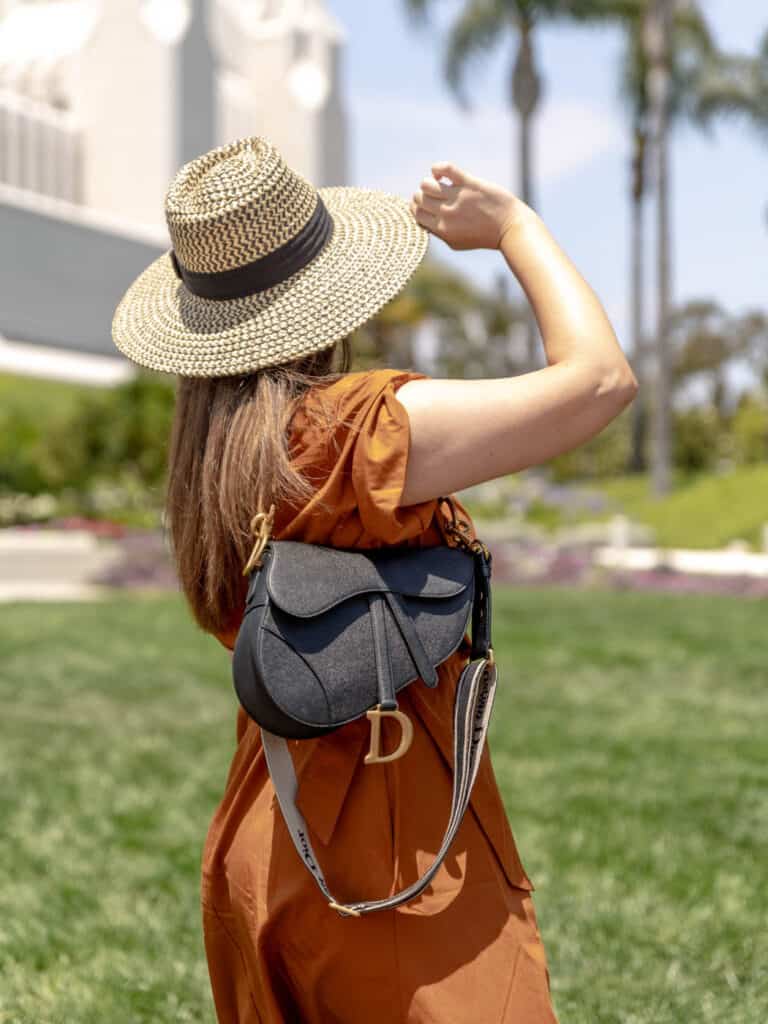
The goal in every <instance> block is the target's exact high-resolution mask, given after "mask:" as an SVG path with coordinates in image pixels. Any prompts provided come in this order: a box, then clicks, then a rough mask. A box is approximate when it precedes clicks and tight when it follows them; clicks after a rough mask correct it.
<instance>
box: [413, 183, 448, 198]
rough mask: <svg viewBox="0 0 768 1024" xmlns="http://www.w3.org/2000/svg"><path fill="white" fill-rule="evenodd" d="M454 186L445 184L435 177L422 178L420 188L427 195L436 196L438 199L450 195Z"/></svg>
mask: <svg viewBox="0 0 768 1024" xmlns="http://www.w3.org/2000/svg"><path fill="white" fill-rule="evenodd" d="M452 187H453V186H452V185H445V184H443V183H442V182H440V181H435V179H434V178H422V180H421V184H420V185H419V189H420V190H421V192H423V193H424V195H425V196H434V197H435V198H436V199H440V198H442V197H444V196H446V195H448V193H449V191H450V189H451V188H452Z"/></svg>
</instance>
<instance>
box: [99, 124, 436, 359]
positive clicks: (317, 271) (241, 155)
mask: <svg viewBox="0 0 768 1024" xmlns="http://www.w3.org/2000/svg"><path fill="white" fill-rule="evenodd" d="M165 216H166V220H167V223H168V230H169V233H170V237H171V242H172V245H173V248H172V249H171V250H170V251H169V252H167V253H164V254H163V255H162V256H161V257H160V258H159V259H156V260H155V261H154V262H153V263H151V264H150V265H149V266H148V267H147V268H146V270H144V271H143V272H142V273H141V274H140V275H139V277H138V278H137V279H136V280H135V281H134V282H133V284H132V285H131V286H130V287H129V288H128V290H127V292H126V293H125V295H124V296H123V298H122V299H121V300H120V302H119V304H118V306H117V309H116V310H115V315H114V319H113V321H112V338H113V340H114V343H115V345H116V346H117V347H118V348H119V349H120V351H121V352H123V353H124V354H125V355H126V356H128V358H129V359H131V360H133V361H134V362H136V363H139V364H140V365H142V366H146V367H148V368H149V369H153V370H161V371H165V372H167V373H177V374H181V375H182V376H188V377H219V376H229V375H233V374H238V373H248V372H251V371H253V370H257V369H259V368H260V367H265V366H273V365H276V364H278V363H283V362H287V361H289V360H292V359H298V358H300V357H301V356H305V355H309V354H310V353H312V352H318V351H320V350H321V349H325V348H328V347H330V346H331V345H333V344H334V343H335V342H337V341H339V340H341V339H342V338H344V337H345V336H347V335H348V334H349V333H350V332H351V331H353V330H354V328H356V327H359V326H360V324H363V323H365V321H366V320H368V319H370V317H372V316H373V315H374V313H376V312H377V311H378V310H379V309H381V307H382V306H384V305H385V304H386V303H387V302H388V301H389V300H390V299H392V298H393V297H394V296H395V295H396V294H397V293H398V292H399V291H401V290H402V288H403V287H404V285H405V284H406V283H407V281H408V279H409V278H410V276H411V275H412V273H413V271H414V270H415V269H416V267H417V266H418V265H419V263H420V262H421V260H422V258H423V257H424V255H425V253H426V251H427V243H428V235H429V232H428V231H427V230H426V229H425V228H423V227H422V226H421V225H420V224H419V223H418V222H417V221H416V219H415V218H414V217H413V215H412V213H411V211H410V209H409V206H408V203H407V202H406V201H405V200H404V199H402V198H400V197H399V196H396V195H391V194H389V193H387V192H380V191H377V190H374V189H364V188H354V187H352V186H337V187H329V188H321V189H316V188H315V187H314V186H313V185H311V184H310V183H309V182H308V181H307V180H306V179H305V178H303V177H302V176H301V175H300V174H297V173H296V171H293V170H291V168H290V167H288V166H287V165H286V163H285V161H284V160H283V158H282V156H281V155H280V153H279V152H278V151H277V149H276V148H275V147H274V146H273V145H272V144H271V143H270V142H268V141H267V140H266V139H264V138H261V137H259V136H252V137H250V138H245V139H239V140H237V141H236V142H232V143H230V144H229V145H227V146H221V147H219V148H217V149H213V150H211V151H210V152H209V153H205V154H204V155H203V156H200V157H198V158H197V159H195V160H192V161H191V162H190V163H188V164H185V165H184V166H183V167H182V168H181V170H180V171H179V172H178V174H177V175H176V177H175V178H174V179H173V181H172V182H171V185H170V187H169V189H168V192H167V194H166V197H165Z"/></svg>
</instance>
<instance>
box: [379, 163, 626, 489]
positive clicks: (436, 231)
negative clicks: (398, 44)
mask: <svg viewBox="0 0 768 1024" xmlns="http://www.w3.org/2000/svg"><path fill="white" fill-rule="evenodd" d="M431 171H432V176H430V177H426V178H424V180H423V181H422V182H421V185H420V187H419V188H418V189H417V191H416V192H415V193H414V195H413V198H412V199H411V204H410V208H411V212H412V214H413V215H414V217H415V218H416V220H417V221H418V222H419V224H421V225H422V226H423V227H425V228H426V229H427V230H428V231H429V232H430V233H431V234H433V235H436V236H437V237H438V238H440V239H442V240H443V241H444V242H445V243H446V245H448V246H450V248H451V249H454V250H468V249H498V250H499V251H500V252H501V254H502V256H503V257H504V259H505V261H506V263H507V266H508V267H509V269H510V270H511V272H512V273H513V274H514V275H515V277H516V278H517V280H518V281H519V282H520V285H521V286H522V288H523V290H524V292H525V294H526V296H527V298H528V301H529V302H530V304H531V307H532V309H533V312H534V315H535V316H536V320H537V322H538V325H539V330H540V331H541V336H542V340H543V342H544V349H545V352H546V358H547V363H548V365H547V366H545V367H542V369H540V370H533V371H531V372H530V373H523V374H518V375H517V376H515V377H499V378H492V379H487V380H454V379H449V380H445V379H439V378H434V379H429V380H414V381H408V382H406V383H405V384H403V385H401V387H400V388H398V391H397V397H398V400H399V401H400V402H401V403H402V405H403V406H404V407H405V409H406V411H407V413H408V420H409V424H410V435H411V436H410V450H409V456H408V467H407V470H406V481H405V488H404V490H403V495H402V500H401V504H403V505H411V504H415V503H417V502H420V501H428V500H431V499H433V498H437V497H440V496H441V495H444V494H449V493H451V492H453V491H459V490H461V489H462V488H465V487H470V486H472V485H473V484H478V483H482V482H483V481H485V480H494V479H496V478H497V477H500V476H506V475H507V474H509V473H516V472H518V471H519V470H521V469H525V468H527V467H528V466H535V465H539V464H541V463H544V462H547V461H548V460H549V459H552V458H553V457H554V456H556V455H559V454H560V453H561V452H567V451H570V450H572V449H573V448H577V447H578V446H579V445H582V444H584V442H585V441H588V440H589V439H590V438H591V437H594V436H595V435H596V434H598V433H600V431H601V430H603V428H604V427H606V426H607V425H608V424H609V423H610V422H611V420H613V419H614V418H615V417H616V416H618V415H619V413H621V412H622V411H623V410H624V409H625V408H626V407H627V406H628V405H629V404H630V402H631V401H632V400H633V398H634V397H635V395H636V394H637V387H638V385H637V380H636V378H635V376H634V374H633V372H632V369H631V367H630V365H629V363H628V362H627V360H626V358H625V357H624V354H623V352H622V350H621V346H620V345H619V343H618V341H617V339H616V335H615V334H614V332H613V328H612V327H611V324H610V322H609V320H608V317H607V316H606V313H605V310H604V309H603V307H602V305H601V304H600V301H599V299H598V298H597V296H596V294H595V292H594V291H593V290H592V288H591V287H590V286H589V284H587V282H586V281H585V280H584V278H583V277H582V276H581V274H580V273H579V271H578V270H577V269H576V267H575V266H574V265H573V263H572V262H571V260H570V259H569V258H568V256H567V255H566V254H565V253H564V252H563V250H562V249H561V248H560V247H559V245H558V244H557V242H556V241H555V239H554V238H553V237H552V235H551V234H550V232H549V231H548V230H547V228H546V227H545V225H544V223H543V221H542V220H541V218H540V217H539V216H538V214H536V213H535V211H534V210H532V209H531V207H529V206H528V205H527V204H525V203H524V202H522V200H520V199H519V198H517V197H516V196H515V195H513V194H512V193H511V192H508V191H507V190H506V189H503V188H501V187H500V186H499V185H495V184H493V183H492V182H489V181H485V180H483V179H482V178H477V177H474V176H472V175H470V174H468V173H467V172H466V171H463V170H462V169H460V168H459V167H457V166H456V165H455V164H452V163H436V164H434V165H433V166H432V168H431ZM446 179H447V180H446Z"/></svg>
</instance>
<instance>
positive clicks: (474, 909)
mask: <svg viewBox="0 0 768 1024" xmlns="http://www.w3.org/2000/svg"><path fill="white" fill-rule="evenodd" d="M166 217H167V221H168V226H169V230H170V235H171V239H172V242H173V250H172V251H171V252H170V253H167V254H165V255H164V256H162V257H160V259H158V260H156V261H155V262H154V263H153V264H152V265H151V266H150V267H149V268H147V270H146V271H145V272H144V273H143V274H142V275H141V276H140V277H139V278H138V279H137V281H135V282H134V284H133V285H132V286H131V288H130V289H129V290H128V291H127V292H126V295H125V296H124V297H123V299H122V300H121V303H120V305H119V306H118V308H117V311H116V313H115V319H114V325H113V336H114V339H115V343H116V344H117V346H118V347H119V348H120V349H121V350H122V351H123V352H124V353H126V354H127V355H128V356H129V357H130V358H132V359H134V360H135V361H136V362H138V363H139V364H141V365H143V366H147V367H150V368H152V369H156V370H164V371H166V372H171V373H175V374H177V375H178V376H179V389H178V398H177V407H176V418H175V423H174V429H173V436H172V439H171V447H170V460H169V483H168V495H167V521H168V525H169V529H170V535H171V540H172V546H173V550H174V553H175V558H176V563H177V567H178V573H179V578H180V581H181V585H182V587H183V591H184V594H185V595H186V598H187V600H188V602H189V605H190V608H191V610H192V613H193V615H194V617H195V619H196V621H197V622H198V624H199V625H200V626H201V627H202V628H203V629H204V630H207V631H208V632H210V633H212V634H213V635H214V636H216V637H217V638H218V639H219V640H220V641H221V643H222V644H223V645H224V646H226V647H227V648H229V649H230V651H231V650H232V648H233V646H234V641H235V637H236V635H237V630H238V627H239V624H240V622H241V619H242V614H243V603H244V595H245V587H246V579H245V578H244V576H243V571H242V570H243V567H244V566H245V565H246V564H247V562H248V558H249V554H250V553H251V549H252V546H253V541H254V538H253V536H252V534H251V530H250V526H251V522H252V519H253V517H254V514H255V513H256V512H259V511H261V512H265V511H266V510H268V509H269V508H270V506H271V505H272V504H274V506H275V509H274V521H273V524H272V536H273V538H275V539H276V540H287V539H291V540H301V541H304V542H308V543H316V544H326V545H330V546H336V547H347V548H371V547H379V546H382V545H410V546H414V547H421V546H428V545H433V544H439V543H447V542H448V537H449V534H448V532H447V531H446V528H445V526H446V521H447V519H448V516H449V511H450V509H447V508H446V505H445V503H444V502H440V501H438V498H439V496H440V495H445V494H451V492H453V491H455V490H460V489H461V488H464V487H467V486H469V485H471V484H476V483H479V482H480V481H483V480H491V479H494V478H496V477H499V476H502V475H505V474H507V473H511V472H515V471H516V470H519V469H522V468H524V467H525V466H530V465H533V464H536V463H541V462H545V461H546V460H547V459H550V458H552V457H553V456H554V455H556V454H558V453H559V452H562V451H567V450H569V449H571V448H574V447H575V446H577V445H579V444H581V443H582V442H584V441H586V440H587V439H588V438H590V437H592V436H593V435H594V434H596V433H598V432H599V431H600V430H601V429H602V428H603V427H604V426H605V425H606V424H607V423H608V422H609V421H610V420H611V419H613V418H614V417H615V416H617V415H618V414H619V413H620V412H621V410H622V409H623V408H624V407H625V406H626V405H627V404H628V403H629V402H630V401H631V399H632V397H633V396H634V394H635V390H636V382H635V379H634V377H633V374H632V371H631V369H630V368H629V366H628V364H627V362H626V360H625V359H624V357H623V355H622V352H621V349H620V348H619V346H618V344H617V342H616V339H615V336H614V334H613V331H612V329H611V326H610V324H609V322H608V320H607V318H606V316H605V314H604V312H603V310H602V308H601V306H600V303H599V302H598V300H597V298H596V297H595V295H594V293H593V292H592V291H591V289H590V288H589V286H588V285H587V284H586V283H585V282H584V281H583V279H582V278H581V277H580V276H579V274H578V272H577V271H576V269H575V268H574V267H573V265H572V264H571V263H570V262H569V260H568V258H567V257H566V256H565V255H564V254H563V253H562V252H561V250H560V249H559V248H558V246H557V244H556V243H555V242H554V240H553V239H552V237H551V235H550V234H549V233H548V232H547V230H546V228H545V227H544V225H543V224H542V222H541V220H540V219H539V218H538V217H537V216H536V214H535V213H534V212H533V211H532V210H531V209H530V208H528V207H526V206H525V204H523V203H522V202H520V200H518V199H517V198H516V197H515V196H513V195H512V194H510V193H509V192H507V191H506V190H504V189H502V188H500V187H498V186H496V185H493V184H491V183H489V182H486V181H483V180H481V179H479V178H475V177H473V176H471V175H469V174H466V173H464V172H463V171H461V170H459V169H458V168H457V167H455V166H454V165H452V164H436V165H434V166H433V167H432V175H431V176H429V177H427V178H426V179H425V180H424V181H422V183H421V185H420V187H419V188H418V190H417V191H416V192H415V194H414V196H413V198H412V200H411V202H410V205H409V204H407V203H406V202H405V201H404V200H402V199H400V198H399V197H396V196H392V195H388V194H385V193H381V192H376V191H373V190H366V189H357V188H325V189H320V190H317V189H315V188H314V187H313V186H312V185H311V184H310V183H309V182H307V181H306V180H305V179H304V178H302V177H301V176H300V175H298V174H296V173H295V172H294V171H292V170H291V169H290V168H289V167H287V165H286V164H285V162H284V160H283V159H282V157H281V156H280V154H279V153H278V151H277V150H276V149H275V148H274V147H273V146H272V145H271V144H270V143H269V142H268V141H267V140H265V139H262V138H259V137H254V138H249V139H243V140H239V141H238V142H235V143H232V144H231V145H229V146H226V147H222V148H220V149H217V150H213V151H212V152H211V153H208V154H205V155H204V156H202V157H200V158H199V159H197V160H195V161H192V162H191V163H190V164H187V165H186V166H185V167H183V168H182V169H181V171H180V172H179V174H178V175H177V176H176V178H175V179H174V181H173V183H172V184H171V187H170V189H169V191H168V195H167V197H166ZM429 234H432V235H435V236H437V237H438V238H441V239H442V240H443V241H444V242H445V243H446V244H447V245H449V246H450V247H451V248H453V249H472V248H489V249H498V250H500V252H501V253H502V255H503V257H504V259H505V260H506V262H507V264H508V265H509V267H510V269H511V270H512V272H513V273H514V274H515V275H516V276H517V278H518V280H519V281H520V282H521V284H522V286H523V288H524V289H525V291H526V293H527V295H528V298H529V300H530V302H531V304H532V306H533V309H534V311H535V314H536V316H537V319H538V322H539V325H540V328H541V332H542V336H543V339H544V345H545V348H546V355H547V361H548V364H549V365H548V366H546V367H545V368H543V369H540V370H536V371H535V372H532V373H528V374H524V375H521V376H518V377H515V378H509V379H499V380H466V381H464V380H437V379H430V378H429V377H427V376H426V375H424V374H421V373H416V372H413V371H409V370H403V371H401V370H389V369H382V370H374V371H370V372H356V373H350V372H349V334H350V333H351V332H352V331H353V330H354V328H356V327H357V326H359V325H360V324H361V323H363V322H365V321H366V320H367V319H368V318H370V317H371V316H372V315H373V314H374V313H376V312H377V311H378V310H379V309H380V308H381V307H382V306H383V305H384V304H385V303H386V302H387V301H389V300H390V299H391V298H392V297H393V296H394V295H395V294H397V292H398V291H400V290H401V289H402V287H403V286H404V285H405V283H406V282H407V280H408V278H409V277H410V276H411V274H412V273H413V271H414V270H415V269H416V267H417V266H418V264H419V262H420V261H421V259H422V258H423V256H424V253H425V251H426V248H427V241H428V236H429ZM453 505H454V512H456V513H458V515H459V517H460V518H462V519H463V520H464V521H465V523H466V532H467V534H468V536H469V537H470V538H471V537H474V529H473V527H472V523H471V520H470V519H469V517H468V516H467V513H466V510H465V509H464V508H463V506H462V505H461V503H460V502H459V501H458V500H456V499H453ZM467 653H468V645H467V638H466V637H465V641H464V643H463V644H462V646H461V647H460V648H459V650H458V651H457V652H456V653H455V654H454V655H452V656H451V657H450V658H449V659H448V660H447V661H446V662H444V663H443V664H442V665H441V666H440V668H439V685H438V686H437V687H436V688H435V689H430V690H427V689H426V688H425V687H423V686H419V685H418V684H417V683H414V684H413V685H411V686H409V687H407V689H406V690H404V691H402V695H399V696H401V699H400V707H401V709H402V710H404V711H406V712H407V714H408V717H409V718H410V719H411V721H412V723H413V725H414V738H413V741H412V746H411V749H410V750H409V751H408V754H407V755H406V756H405V757H403V758H401V759H400V760H397V761H394V762H391V763H384V764H376V765H368V766H364V765H363V763H362V758H363V755H364V754H365V751H366V747H367V740H368V726H367V722H366V720H365V719H359V720H357V721H354V722H352V723H351V724H349V725H347V726H344V727H343V728H341V729H338V730H336V731H335V732H333V733H331V734H329V735H326V736H323V737H321V738H319V739H313V740H298V741H291V742H290V744H289V749H290V751H291V757H292V759H293V761H294V765H295V767H296V771H297V775H298V778H299V788H298V793H297V799H296V803H297V806H298V808H299V810H300V811H301V813H302V814H303V816H304V817H305V819H306V821H307V823H308V827H309V830H310V832H311V839H312V843H313V846H314V848H315V850H316V851H318V856H319V858H320V859H321V860H322V867H323V870H324V873H325V876H326V878H327V880H328V883H329V885H330V888H331V890H332V891H334V893H338V894H339V896H340V898H343V899H373V898H378V897H382V896H385V895H388V894H390V893H393V892H395V891H397V890H399V889H401V888H403V887H405V886H407V885H409V884H410V883H411V882H413V881H414V880H415V879H416V878H418V877H419V875H421V874H422V873H423V871H424V870H425V869H426V867H427V866H428V865H429V864H430V863H431V861H432V859H433V857H434V855H435V852H436V850H437V848H438V846H439V843H440V840H441V839H442V835H443V832H444V829H445V824H446V816H447V813H448V808H449V807H450V803H451V782H452V772H451V755H452V747H451V744H452V707H453V695H454V688H455V684H456V680H457V678H458V675H459V673H460V671H461V668H462V666H463V664H464V663H465V661H466V657H467ZM236 743H237V745H236V750H235V753H234V757H233V759H232V763H231V766H230V770H229V775H228V778H227V781H226V786H225V790H224V793H223V796H222V799H221V801H220V803H219V806H218V807H217V808H216V811H215V814H214V816H213V820H212V821H211V824H210V827H209V830H208V835H207V837H206V841H205V846H204V849H203V854H202V885H201V897H202V920H203V930H204V939H205V950H206V955H207V959H208V966H209V972H210V978H211V984H212V990H213V997H214V1001H215V1005H216V1011H217V1015H218V1018H219V1021H220V1022H221V1024H246V1022H247V1024H256V1022H266V1024H277V1022H280V1021H289V1022H294V1021H296V1022H298V1021H301V1022H308V1024H321V1022H322V1024H330V1022H340V1024H341V1022H343V1024H352V1022H355V1024H357V1022H360V1021H365V1022H366V1024H395V1022H398V1021H408V1022H422V1024H426V1022H439V1024H450V1022H456V1024H459V1022H462V1024H463V1022H470V1021H471V1022H477V1021H482V1022H483V1024H491V1022H497V1021H498V1022H510V1024H511V1022H515V1024H552V1022H555V1021H556V1018H555V1015H554V1012H553V1009H552V1005H551V1001H550V994H549V975H548V970H547V961H546V956H545V953H544V948H543V945H542V941H541V936H540V934H539V931H538V927H537V923H536V917H535V913H534V909H533V904H532V899H531V890H532V889H533V886H532V884H531V882H530V880H529V878H528V876H527V875H526V873H525V871H524V869H523V867H522V865H521V863H520V859H519V857H518V854H517V850H516V847H515V842H514V839H513V837H512V833H511V831H510V828H509V823H508V821H507V818H506V815H505V812H504V807H503V804H502V801H501V797H500V795H499V790H498V787H497V784H496V780H495V778H494V774H493V769H492V766H491V761H490V756H489V753H488V749H487V747H486V748H485V750H484V751H483V756H482V760H481V764H480V770H479V773H478V776H477V780H476V783H475V787H474V789H473V791H472V798H471V803H470V809H469V810H468V812H467V813H466V814H465V816H464V818H463V820H462V823H461V827H460V829H459V831H458V833H457V836H456V838H455V840H454V842H453V844H452V846H451V849H450V852H449V855H448V857H447V859H446V860H445V861H444V863H443V864H442V866H441V867H440V869H439V871H438V873H437V874H436V876H435V877H434V879H433V881H432V883H431V885H430V886H429V888H428V889H427V890H425V892H424V893H423V894H422V895H421V896H420V897H419V898H418V899H416V900H413V901H411V902H409V903H406V904H404V905H402V906H401V907H399V908H398V909H396V910H387V911H382V912H377V913H372V914H369V915H367V916H364V917H361V918H352V917H342V916H339V915H338V914H336V913H335V912H334V911H333V910H331V909H329V907H328V905H327V903H326V901H325V900H324V899H323V897H322V895H321V894H320V892H319V890H318V889H317V887H316V886H315V883H314V879H313V878H312V876H311V875H310V874H309V872H308V871H306V870H305V867H304V865H303V864H302V862H301V859H300V858H299V856H298V854H297V853H296V850H295V849H294V847H293V845H292V843H291V839H290V835H289V833H288V831H287V829H286V827H285V824H284V822H283V819H282V817H281V815H280V812H279V809H278V808H277V807H276V805H275V800H274V789H273V786H272V783H271V781H270V778H269V775H268V772H267V768H266V764H265V758H264V751H263V748H262V745H261V741H260V735H259V727H258V726H257V725H256V723H255V722H254V721H252V720H251V719H250V718H249V717H248V715H247V714H246V713H245V711H244V709H243V708H242V707H240V708H238V712H237V728H236Z"/></svg>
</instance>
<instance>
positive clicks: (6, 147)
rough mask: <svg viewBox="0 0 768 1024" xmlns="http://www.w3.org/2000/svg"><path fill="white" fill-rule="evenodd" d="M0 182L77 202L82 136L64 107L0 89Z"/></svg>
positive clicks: (80, 197) (79, 197) (80, 194)
mask: <svg viewBox="0 0 768 1024" xmlns="http://www.w3.org/2000/svg"><path fill="white" fill-rule="evenodd" d="M0 183H3V184H6V185H13V186H14V187H15V188H21V189H24V190H26V191H28V192H34V193H36V194H38V195H45V196H52V197H54V198H56V199H66V200H67V201H69V202H71V203H82V202H83V136H82V132H81V130H80V126H79V124H78V121H77V118H76V117H75V116H74V115H73V114H72V113H71V112H70V111H68V110H58V109H57V108H56V107H52V106H50V105H49V104H47V103H41V102H39V101H37V100H31V99H29V98H28V97H26V96H21V95H20V94H19V93H16V92H12V91H11V90H9V89H0Z"/></svg>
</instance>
